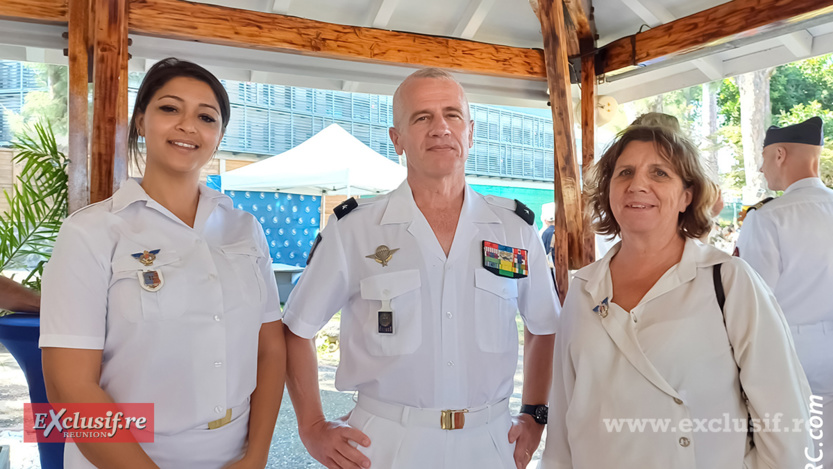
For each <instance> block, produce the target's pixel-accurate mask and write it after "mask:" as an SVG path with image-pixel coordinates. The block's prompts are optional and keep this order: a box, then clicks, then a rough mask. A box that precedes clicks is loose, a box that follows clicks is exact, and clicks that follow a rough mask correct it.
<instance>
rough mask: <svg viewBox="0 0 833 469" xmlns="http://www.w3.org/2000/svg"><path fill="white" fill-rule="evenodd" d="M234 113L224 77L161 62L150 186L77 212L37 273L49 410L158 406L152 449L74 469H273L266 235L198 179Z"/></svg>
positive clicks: (104, 450) (70, 463) (273, 329)
mask: <svg viewBox="0 0 833 469" xmlns="http://www.w3.org/2000/svg"><path fill="white" fill-rule="evenodd" d="M229 118H230V105H229V99H228V95H227V94H226V91H225V89H224V88H223V86H222V84H221V83H220V82H219V80H217V78H216V77H214V75H212V74H211V73H210V72H208V71H207V70H205V69H204V68H202V67H200V66H199V65H196V64H194V63H191V62H186V61H182V60H177V59H175V58H167V59H164V60H162V61H160V62H157V63H156V64H155V65H153V67H151V68H150V70H148V72H147V75H146V76H145V78H144V80H143V82H142V85H141V86H140V87H139V91H138V94H137V95H136V105H135V108H134V111H133V117H132V118H131V120H130V127H129V137H128V144H129V147H130V148H131V150H132V152H131V153H132V156H133V157H134V158H139V148H138V139H139V138H140V137H142V138H144V142H145V147H146V165H145V170H144V177H143V178H142V179H140V180H139V179H129V180H127V181H125V182H124V183H123V184H122V185H121V188H120V189H119V190H118V191H116V193H115V194H113V196H112V197H111V198H109V199H107V200H104V201H102V202H99V203H96V204H93V205H90V206H88V207H85V208H83V209H81V210H78V211H76V212H75V213H73V214H72V215H71V216H70V217H68V218H67V219H66V221H65V222H64V224H63V226H62V227H61V231H60V234H59V235H58V240H57V242H56V243H55V250H54V252H53V253H52V258H51V260H50V261H49V263H48V264H47V265H46V268H45V270H44V276H43V304H42V306H43V308H42V311H41V336H40V347H41V348H42V349H43V370H44V378H45V381H46V390H47V394H48V397H49V401H50V402H63V403H79V402H84V403H88V402H102V403H153V404H154V417H155V421H154V425H155V428H154V431H155V433H154V441H153V442H152V443H112V442H103V443H77V444H72V443H68V444H67V446H66V450H65V455H64V459H65V467H66V468H67V469H78V468H92V467H100V468H156V467H161V468H177V469H191V468H193V469H215V468H221V467H226V468H244V467H245V468H250V467H251V468H254V467H259V468H263V467H265V466H266V462H267V458H268V455H269V447H270V444H271V440H272V433H273V431H274V428H275V421H276V418H277V415H278V410H279V408H280V402H281V396H282V393H283V387H284V371H285V366H286V363H285V346H284V338H283V327H282V324H281V321H280V319H281V310H280V303H279V299H278V291H277V285H276V283H275V282H274V279H273V274H272V269H271V259H270V256H269V250H268V248H267V245H266V238H265V236H264V233H263V229H262V228H261V226H260V224H259V223H258V222H257V220H256V219H255V218H254V217H253V216H252V215H250V214H248V213H246V212H244V211H242V210H236V209H234V207H233V206H232V203H231V199H229V198H228V197H227V196H225V195H223V194H221V193H219V192H216V191H213V190H211V189H209V188H207V187H206V186H205V185H203V184H200V182H199V180H200V170H201V169H202V167H203V166H204V165H205V164H206V163H208V161H209V160H211V158H212V157H213V155H214V153H215V152H216V151H217V148H218V146H219V145H220V141H221V140H222V138H223V133H224V131H225V129H226V125H227V124H228V122H229Z"/></svg>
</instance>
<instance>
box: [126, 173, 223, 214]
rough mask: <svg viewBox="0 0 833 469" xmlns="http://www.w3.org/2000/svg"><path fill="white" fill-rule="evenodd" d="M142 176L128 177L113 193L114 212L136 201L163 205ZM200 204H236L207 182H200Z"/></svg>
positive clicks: (154, 205) (157, 205)
mask: <svg viewBox="0 0 833 469" xmlns="http://www.w3.org/2000/svg"><path fill="white" fill-rule="evenodd" d="M141 181H142V180H141V179H140V178H128V179H127V180H126V181H124V182H123V183H122V185H121V187H120V188H119V190H117V191H116V193H115V194H113V213H116V212H120V211H122V210H124V209H125V208H127V207H128V206H129V205H131V204H133V203H134V202H145V203H146V204H147V205H148V206H149V207H161V205H159V203H158V202H156V201H155V200H153V199H151V198H150V196H148V194H147V192H145V190H144V189H143V188H142V186H141ZM199 188H200V205H203V204H206V203H211V205H213V206H216V205H222V206H225V207H229V208H232V207H233V206H234V205H233V204H232V202H231V198H229V196H227V195H225V194H222V193H220V192H217V191H215V190H214V189H210V188H209V187H207V186H206V185H205V184H200V185H199Z"/></svg>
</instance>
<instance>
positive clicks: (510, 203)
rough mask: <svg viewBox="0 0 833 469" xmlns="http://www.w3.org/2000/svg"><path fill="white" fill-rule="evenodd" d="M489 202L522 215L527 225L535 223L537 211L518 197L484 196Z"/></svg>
mask: <svg viewBox="0 0 833 469" xmlns="http://www.w3.org/2000/svg"><path fill="white" fill-rule="evenodd" d="M483 198H484V199H485V200H486V202H487V203H489V204H491V205H496V206H498V207H502V208H505V209H506V210H511V211H513V212H515V214H516V215H518V216H519V217H521V219H522V220H523V221H525V222H526V224H527V225H532V224H533V223H535V212H533V211H532V210H531V209H530V208H529V207H527V206H526V205H524V204H523V202H521V201H520V200H518V199H514V200H512V199H507V198H505V197H498V196H495V195H487V196H484V197H483Z"/></svg>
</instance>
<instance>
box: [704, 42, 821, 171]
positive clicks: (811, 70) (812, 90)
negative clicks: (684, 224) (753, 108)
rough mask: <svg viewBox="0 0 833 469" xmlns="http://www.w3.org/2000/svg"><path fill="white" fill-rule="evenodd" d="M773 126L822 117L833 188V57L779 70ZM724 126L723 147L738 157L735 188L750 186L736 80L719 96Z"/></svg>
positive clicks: (775, 75) (726, 84)
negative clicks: (745, 169)
mask: <svg viewBox="0 0 833 469" xmlns="http://www.w3.org/2000/svg"><path fill="white" fill-rule="evenodd" d="M770 99H771V102H772V114H773V119H772V121H773V123H775V124H776V125H779V126H784V125H790V124H795V123H798V122H802V121H804V120H806V119H809V118H810V117H812V116H819V117H821V118H822V119H823V120H824V122H825V124H824V134H825V135H826V136H828V139H827V140H826V143H825V147H824V149H823V150H822V161H821V177H822V180H824V182H825V184H826V185H828V186H830V187H833V141H831V138H830V137H833V54H830V55H825V56H820V57H815V58H812V59H807V60H803V61H801V62H795V63H791V64H787V65H782V66H780V67H778V68H776V69H775V72H774V73H773V75H772V79H771V81H770ZM717 103H718V107H719V110H718V114H719V115H720V120H721V122H722V127H721V129H720V131H719V132H718V133H719V135H720V140H721V142H722V144H724V145H726V146H728V147H729V148H730V149H731V150H732V152H733V153H734V154H735V163H734V164H733V166H732V171H731V172H729V173H728V174H727V175H726V180H727V181H728V184H729V185H730V186H731V187H735V188H740V187H742V186H743V185H744V184H745V183H746V178H745V177H744V175H743V162H742V161H741V160H742V156H741V155H743V147H742V145H741V139H740V91H739V90H738V86H737V84H736V83H735V80H734V79H731V78H727V79H725V80H724V81H723V86H721V88H720V93H719V94H718V97H717Z"/></svg>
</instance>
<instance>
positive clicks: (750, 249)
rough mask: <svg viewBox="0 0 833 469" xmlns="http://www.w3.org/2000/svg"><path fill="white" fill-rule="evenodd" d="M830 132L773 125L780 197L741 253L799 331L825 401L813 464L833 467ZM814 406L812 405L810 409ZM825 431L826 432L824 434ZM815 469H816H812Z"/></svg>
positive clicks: (775, 185)
mask: <svg viewBox="0 0 833 469" xmlns="http://www.w3.org/2000/svg"><path fill="white" fill-rule="evenodd" d="M823 144H824V133H823V130H822V120H821V119H820V118H818V117H813V118H811V119H809V120H807V121H805V122H802V123H800V124H795V125H791V126H789V127H784V128H778V127H774V126H773V127H770V128H769V130H767V134H766V138H765V140H764V151H763V156H764V162H763V165H762V166H761V172H762V173H764V177H765V178H766V180H767V185H768V186H769V188H770V189H771V190H774V191H784V195H782V196H781V197H778V198H775V199H772V200H771V201H768V202H764V204H759V205H758V206H756V210H753V211H750V213H749V214H748V215H747V216H746V219H745V220H744V222H743V228H742V229H741V231H740V237H739V238H738V242H737V248H736V251H735V254H737V255H739V256H740V257H741V258H742V259H744V260H745V261H747V262H748V263H749V264H750V265H751V266H752V267H753V268H754V269H755V270H757V271H758V273H759V274H761V277H763V279H764V281H766V283H767V284H768V285H769V287H770V288H772V291H773V292H774V293H775V298H776V299H777V300H778V303H779V304H780V305H781V309H782V310H783V311H784V316H785V317H786V318H787V322H788V323H789V325H790V330H791V331H792V333H793V340H794V342H795V349H796V352H797V353H798V357H799V360H800V361H801V364H802V366H803V367H804V371H805V372H806V373H807V379H808V380H809V382H810V387H811V389H812V390H813V394H814V395H815V396H820V397H821V400H822V401H823V403H824V407H823V409H824V410H823V415H821V412H822V409H821V406H820V405H819V404H820V402H819V401H816V402H814V405H813V406H812V407H811V417H812V416H814V415H815V416H816V417H821V419H818V418H812V419H811V424H813V425H814V426H817V424H818V423H819V422H820V421H822V420H823V421H824V428H823V432H822V431H821V430H820V429H813V430H812V433H811V434H812V435H813V437H814V439H816V440H817V448H816V453H815V454H811V455H809V456H808V459H809V460H810V462H814V463H815V464H817V465H818V467H821V465H822V462H823V464H824V467H825V468H828V467H833V359H831V357H833V296H832V295H833V293H832V292H831V287H833V246H831V241H833V238H831V234H833V190H830V189H828V188H827V187H825V186H824V184H823V183H822V181H821V179H819V158H820V156H821V149H822V145H823ZM808 404H809V403H808ZM822 433H823V434H822ZM808 467H813V466H808Z"/></svg>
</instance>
